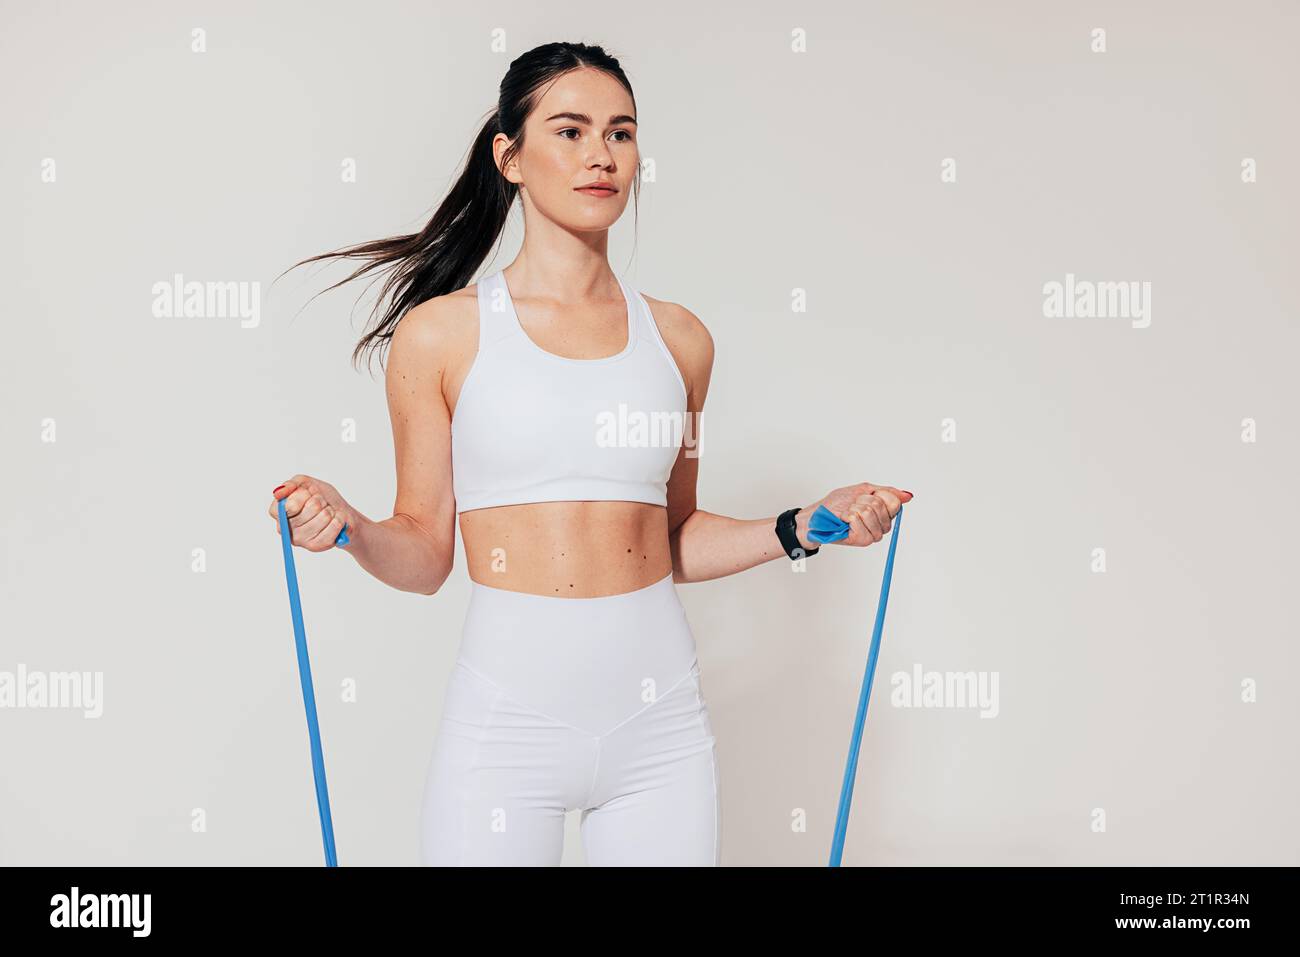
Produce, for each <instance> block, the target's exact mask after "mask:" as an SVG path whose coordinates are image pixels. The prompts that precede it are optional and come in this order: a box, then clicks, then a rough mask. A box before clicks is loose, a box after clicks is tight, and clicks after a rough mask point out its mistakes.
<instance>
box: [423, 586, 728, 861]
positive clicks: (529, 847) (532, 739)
mask: <svg viewBox="0 0 1300 957" xmlns="http://www.w3.org/2000/svg"><path fill="white" fill-rule="evenodd" d="M471 586H472V590H471V595H470V602H469V610H468V612H467V613H466V615H465V627H464V632H463V635H462V638H461V644H460V651H459V655H458V657H457V661H456V666H455V669H454V670H453V673H452V676H451V680H450V681H449V683H448V685H447V693H446V698H445V701H444V704H443V713H442V722H441V724H440V725H439V728H438V733H437V737H436V739H435V742H434V749H433V757H432V759H431V760H430V762H429V769H428V776H427V779H426V782H425V789H424V803H423V810H422V816H421V831H422V849H423V858H424V863H425V864H427V865H432V866H452V865H463V866H491V865H503V866H554V865H558V864H559V863H560V853H561V850H562V847H563V841H564V814H565V812H566V811H570V810H576V809H579V808H581V809H582V812H583V813H582V843H583V847H584V849H585V850H586V854H587V863H588V865H589V866H593V867H603V866H629V865H632V866H635V865H649V866H708V867H712V866H716V865H717V864H718V862H719V839H720V822H719V802H718V766H717V759H716V750H715V744H714V737H713V729H712V726H711V725H710V723H709V713H708V709H707V707H706V705H705V702H704V695H703V690H702V688H701V684H700V670H699V663H698V661H697V659H696V655H695V638H694V636H693V634H692V633H691V629H690V625H689V624H688V623H687V621H686V611H685V609H684V608H683V607H682V604H681V602H680V600H679V599H678V597H677V590H676V588H675V586H674V585H673V580H672V574H671V573H670V574H669V575H667V576H666V577H664V578H662V579H660V580H659V581H657V582H655V583H654V584H653V585H647V586H645V587H644V588H639V589H637V590H636V591H630V592H624V593H622V594H618V595H605V596H601V597H598V598H560V597H551V596H548V595H531V594H527V593H524V592H513V591H507V590H505V589H501V588H492V587H489V586H486V585H482V584H479V583H478V582H474V581H472V580H471Z"/></svg>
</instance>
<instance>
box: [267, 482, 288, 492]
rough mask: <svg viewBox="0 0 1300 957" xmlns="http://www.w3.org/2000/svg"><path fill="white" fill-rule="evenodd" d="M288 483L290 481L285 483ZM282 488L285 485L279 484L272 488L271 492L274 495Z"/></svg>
mask: <svg viewBox="0 0 1300 957" xmlns="http://www.w3.org/2000/svg"><path fill="white" fill-rule="evenodd" d="M288 484H289V483H288V482H286V483H285V485H288ZM282 488H284V485H277V486H276V487H275V488H273V489H271V494H272V495H274V494H275V493H276V492H278V491H280V489H282Z"/></svg>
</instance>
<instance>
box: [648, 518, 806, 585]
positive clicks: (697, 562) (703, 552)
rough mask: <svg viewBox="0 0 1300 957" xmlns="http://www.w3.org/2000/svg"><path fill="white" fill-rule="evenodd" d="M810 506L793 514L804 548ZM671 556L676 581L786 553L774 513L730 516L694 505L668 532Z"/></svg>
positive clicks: (703, 578)
mask: <svg viewBox="0 0 1300 957" xmlns="http://www.w3.org/2000/svg"><path fill="white" fill-rule="evenodd" d="M810 514H811V509H809V508H802V509H800V510H799V513H798V514H797V515H796V516H795V534H796V536H797V537H798V539H799V543H800V544H801V545H803V547H804V548H806V549H809V550H811V549H812V548H813V546H812V545H811V544H810V543H809V540H808V517H809V515H810ZM668 543H669V547H670V548H671V549H672V556H673V581H674V582H676V583H678V584H685V583H687V582H703V581H709V580H711V579H714V578H725V577H726V576H727V575H734V574H736V573H737V572H743V571H744V570H745V569H747V568H753V567H754V566H755V565H761V564H763V563H764V562H770V561H772V560H773V559H776V558H779V559H781V560H782V561H786V562H788V561H789V560H790V558H789V556H787V555H786V553H785V549H784V548H782V547H781V540H780V539H779V538H777V536H776V516H775V515H773V516H771V517H770V518H752V519H746V518H729V517H728V516H726V515H715V514H714V513H712V512H705V511H703V510H701V509H696V510H695V511H693V512H691V514H690V515H688V516H687V517H686V519H685V521H683V522H682V523H681V524H680V525H678V526H677V529H676V531H674V532H673V533H672V535H670V536H669V539H668Z"/></svg>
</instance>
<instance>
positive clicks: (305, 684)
mask: <svg viewBox="0 0 1300 957" xmlns="http://www.w3.org/2000/svg"><path fill="white" fill-rule="evenodd" d="M277 507H278V509H279V512H280V544H281V546H282V547H283V549H284V577H285V579H286V580H287V581H288V583H289V611H290V612H291V613H292V615H293V637H294V642H295V643H296V644H297V646H298V677H299V678H300V679H301V680H302V703H303V705H304V707H306V709H307V733H308V735H310V737H311V770H312V774H313V775H314V776H315V778H316V805H317V807H318V808H320V831H321V839H322V840H323V841H324V842H325V866H326V867H338V866H339V862H338V857H337V855H336V854H335V852H334V822H333V821H332V820H331V818H330V793H329V788H328V786H327V785H326V784H325V754H324V752H323V751H322V750H321V745H320V724H319V723H318V722H317V721H316V693H315V691H313V690H312V684H311V662H310V661H308V660H307V631H306V629H305V628H304V627H303V624H302V601H301V599H300V598H299V597H298V572H297V570H296V569H295V568H294V563H293V538H292V536H291V534H290V532H289V519H288V518H287V517H286V516H285V514H284V499H280V500H279V502H278V503H277ZM347 532H348V528H347V526H346V525H344V526H343V531H341V532H339V536H338V538H336V539H335V540H334V544H335V545H346V544H347V543H348V541H349V539H348V535H347Z"/></svg>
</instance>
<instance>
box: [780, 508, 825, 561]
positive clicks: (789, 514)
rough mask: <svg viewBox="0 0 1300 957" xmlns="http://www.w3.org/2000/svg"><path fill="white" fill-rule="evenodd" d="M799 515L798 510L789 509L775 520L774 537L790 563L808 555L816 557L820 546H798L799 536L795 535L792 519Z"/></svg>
mask: <svg viewBox="0 0 1300 957" xmlns="http://www.w3.org/2000/svg"><path fill="white" fill-rule="evenodd" d="M797 514H799V509H798V508H789V509H786V510H785V511H784V512H782V513H781V514H780V515H778V516H777V518H776V537H777V538H778V539H779V540H780V542H781V547H782V548H784V549H785V553H786V555H788V556H790V561H792V562H794V561H798V560H799V559H801V558H807V557H808V556H809V555H816V554H817V553H818V552H819V551H821V546H820V545H819V546H817V547H816V548H804V547H803V545H801V544H799V536H798V535H796V534H795V531H794V529H795V523H794V517H795V516H796V515H797Z"/></svg>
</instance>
